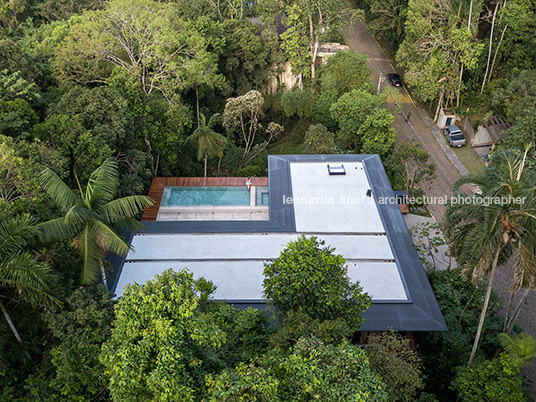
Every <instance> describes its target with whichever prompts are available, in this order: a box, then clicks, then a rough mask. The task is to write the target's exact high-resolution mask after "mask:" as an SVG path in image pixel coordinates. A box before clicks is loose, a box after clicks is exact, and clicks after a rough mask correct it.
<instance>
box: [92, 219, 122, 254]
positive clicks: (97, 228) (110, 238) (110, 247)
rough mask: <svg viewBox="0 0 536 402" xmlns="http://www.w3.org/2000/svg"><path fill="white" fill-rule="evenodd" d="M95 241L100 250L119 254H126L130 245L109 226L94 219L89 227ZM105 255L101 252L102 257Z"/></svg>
mask: <svg viewBox="0 0 536 402" xmlns="http://www.w3.org/2000/svg"><path fill="white" fill-rule="evenodd" d="M91 231H92V232H93V234H94V236H95V239H96V242H97V244H98V246H99V248H100V249H101V250H103V251H104V253H106V252H108V251H109V252H112V253H114V254H117V255H120V256H126V255H127V254H128V251H129V250H130V245H129V244H128V243H127V242H126V241H125V239H123V237H121V235H120V234H119V233H117V232H116V231H115V230H114V229H112V228H111V227H110V226H108V225H106V224H105V223H103V222H101V221H99V220H96V221H94V222H93V226H92V227H91ZM104 256H105V255H104V254H103V257H104Z"/></svg>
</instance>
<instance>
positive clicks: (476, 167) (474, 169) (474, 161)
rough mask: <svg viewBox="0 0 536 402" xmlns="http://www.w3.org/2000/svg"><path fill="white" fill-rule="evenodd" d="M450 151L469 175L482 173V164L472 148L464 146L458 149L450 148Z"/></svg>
mask: <svg viewBox="0 0 536 402" xmlns="http://www.w3.org/2000/svg"><path fill="white" fill-rule="evenodd" d="M452 150H453V151H454V153H455V154H456V156H457V157H458V159H459V160H460V162H461V163H462V164H463V166H465V168H466V169H467V171H468V172H469V173H470V174H479V173H482V168H483V167H484V164H483V163H482V160H481V159H480V157H479V156H478V155H477V153H476V152H475V150H474V149H473V148H471V147H470V146H468V145H465V146H463V147H460V148H452Z"/></svg>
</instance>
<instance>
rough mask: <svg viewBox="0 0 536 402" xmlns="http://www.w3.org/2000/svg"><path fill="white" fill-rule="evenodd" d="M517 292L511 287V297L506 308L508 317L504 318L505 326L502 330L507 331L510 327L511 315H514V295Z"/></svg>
mask: <svg viewBox="0 0 536 402" xmlns="http://www.w3.org/2000/svg"><path fill="white" fill-rule="evenodd" d="M516 294H517V292H515V291H514V289H510V299H509V300H508V307H507V309H506V317H505V318H504V326H503V330H502V332H506V328H508V322H509V321H510V316H511V315H512V306H513V305H514V297H515V295H516Z"/></svg>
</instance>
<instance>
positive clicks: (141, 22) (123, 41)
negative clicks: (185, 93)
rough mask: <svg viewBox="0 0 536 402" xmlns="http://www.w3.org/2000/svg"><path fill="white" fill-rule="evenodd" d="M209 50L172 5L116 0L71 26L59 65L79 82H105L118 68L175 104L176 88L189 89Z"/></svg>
mask: <svg viewBox="0 0 536 402" xmlns="http://www.w3.org/2000/svg"><path fill="white" fill-rule="evenodd" d="M205 46H206V44H205V41H204V40H203V38H202V37H201V36H200V35H199V34H198V33H197V32H196V31H195V30H194V29H191V28H190V27H189V25H188V24H187V23H186V22H185V21H182V20H180V19H178V18H177V17H176V14H175V13H174V11H173V7H172V5H171V4H169V3H160V2H156V1H153V0H114V1H111V2H109V3H107V5H106V8H105V9H104V10H103V11H90V12H86V13H84V15H83V17H82V18H80V22H79V23H78V24H75V25H73V26H72V27H71V30H70V31H69V35H67V36H66V38H65V40H64V43H63V44H62V46H60V47H58V48H57V49H56V50H57V54H56V60H55V64H56V65H55V67H56V72H57V75H58V78H59V79H60V80H62V81H72V82H77V83H90V82H104V81H105V80H106V78H108V77H109V75H110V73H111V71H112V69H113V68H114V67H117V68H120V69H124V70H126V71H127V72H128V73H129V74H130V75H132V76H133V77H135V78H136V79H137V80H138V81H139V82H140V83H141V89H142V91H143V93H144V94H145V95H150V94H151V93H152V92H153V91H157V92H158V91H160V92H161V93H163V94H164V95H165V96H166V98H167V99H168V100H170V101H171V100H172V96H173V93H174V92H175V91H176V90H181V89H184V88H187V87H188V85H189V82H188V80H189V78H190V74H189V72H190V70H191V69H194V70H197V69H198V67H199V66H198V65H197V61H199V60H203V59H204V55H205V52H206V50H205ZM207 62H209V63H212V60H210V59H209V60H207Z"/></svg>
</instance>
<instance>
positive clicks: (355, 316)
mask: <svg viewBox="0 0 536 402" xmlns="http://www.w3.org/2000/svg"><path fill="white" fill-rule="evenodd" d="M333 251H334V249H333V248H331V247H329V246H328V247H326V246H324V241H320V240H318V239H317V238H316V237H314V236H312V237H309V238H307V237H305V236H300V237H299V238H298V239H297V240H296V241H293V242H290V243H288V245H287V247H286V248H285V249H284V250H283V251H282V252H281V255H280V256H279V257H278V258H277V259H276V260H274V261H273V262H272V263H270V264H265V265H264V276H265V279H264V282H263V288H264V295H265V297H266V299H267V300H268V302H269V303H270V304H271V305H272V306H274V307H275V308H276V309H277V312H278V313H280V314H283V315H284V314H285V313H287V312H289V311H299V312H303V313H306V314H308V315H309V316H310V317H311V318H313V319H319V320H335V319H337V318H342V319H344V320H346V321H347V322H348V324H349V325H350V328H351V329H352V330H353V331H357V329H358V328H359V326H360V325H361V324H362V323H363V318H362V317H361V314H362V313H364V312H365V310H366V309H367V308H368V307H369V306H370V297H369V295H368V294H366V293H363V288H362V287H361V286H360V285H359V282H351V280H350V278H349V277H348V274H347V269H346V262H345V261H344V258H343V257H342V256H341V255H340V254H335V253H334V252H333Z"/></svg>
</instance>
